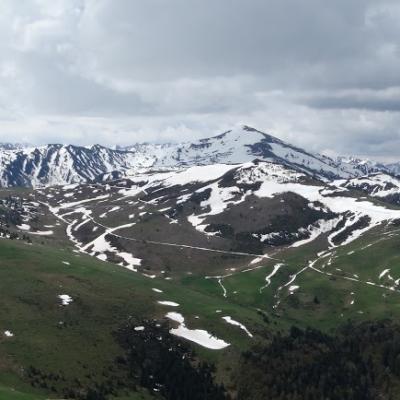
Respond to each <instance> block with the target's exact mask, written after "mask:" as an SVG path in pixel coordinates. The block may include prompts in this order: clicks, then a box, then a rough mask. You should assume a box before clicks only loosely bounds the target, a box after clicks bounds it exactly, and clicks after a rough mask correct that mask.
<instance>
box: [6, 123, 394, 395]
mask: <svg viewBox="0 0 400 400" xmlns="http://www.w3.org/2000/svg"><path fill="white" fill-rule="evenodd" d="M152 146H153V145H143V146H139V145H137V146H135V147H132V148H129V149H124V150H118V151H119V152H122V153H118V154H119V156H120V157H122V156H124V157H125V156H126V157H128V156H127V154H128V155H129V157H130V158H132V157H134V161H130V163H133V164H134V165H135V167H134V168H133V164H129V165H128V164H126V168H120V166H118V165H116V164H115V163H114V164H113V162H111V159H108V164H107V168H106V169H103V166H104V165H103V166H102V167H101V168H100V169H96V170H95V169H91V170H90V171H92V172H90V174H89V173H88V171H89V170H87V169H85V168H86V167H82V168H83V169H82V170H83V171H86V172H87V174H86V175H84V174H82V173H78V172H76V171H77V170H76V169H75V173H74V174H72V173H70V172H68V173H66V174H64V173H62V174H61V173H60V171H66V169H65V165H69V166H71V165H77V164H71V163H70V162H69V161H68V162H67V164H65V165H62V163H61V164H60V163H58V164H57V166H56V167H52V166H49V164H46V166H44V164H43V161H40V162H39V163H38V164H37V165H35V167H34V168H33V167H32V166H31V167H30V168H31V169H30V173H27V170H24V169H22V170H20V172H18V173H15V174H14V175H13V176H14V178H15V177H16V176H17V175H18V176H19V177H20V178H18V179H22V181H23V182H24V183H25V185H23V186H24V187H15V185H14V181H4V180H3V181H2V184H3V188H2V189H1V190H0V236H1V237H0V254H1V257H0V293H1V304H2V306H1V307H0V355H1V357H0V360H1V363H0V399H3V398H4V399H8V398H10V399H12V398H15V399H19V398H21V399H25V398H26V399H28V400H30V399H44V398H49V396H50V398H53V399H57V398H64V397H69V398H73V397H72V396H75V398H82V399H91V398H107V399H121V400H122V399H151V398H155V399H158V398H159V399H162V398H168V397H167V396H172V394H171V393H174V392H173V390H175V389H174V385H173V384H172V380H171V379H172V378H171V377H170V376H169V375H168V374H167V372H168V367H165V368H156V365H157V364H159V363H160V359H161V360H165V359H168V360H169V362H170V363H171V364H170V367H171V365H173V366H175V367H176V368H177V371H179V372H177V376H178V377H179V379H182V380H184V381H185V380H186V379H189V378H188V377H191V378H190V379H192V380H191V382H193V385H192V389H191V390H192V391H193V393H195V392H198V390H196V388H198V387H202V388H207V389H204V390H209V391H210V393H213V394H212V395H211V394H210V398H213V399H214V398H215V399H219V398H221V399H223V398H238V399H241V398H243V399H244V398H245V397H240V392H241V389H240V388H238V387H237V386H236V382H237V379H236V378H235V374H237V372H238V370H236V369H235V368H234V367H233V366H234V365H237V366H238V367H239V364H240V365H241V362H242V361H241V362H239V360H242V357H243V354H247V353H246V352H251V351H254V348H257V346H266V345H267V344H268V343H270V342H271V341H272V342H273V340H274V338H275V335H286V334H289V332H291V329H292V327H293V326H295V327H296V328H298V329H308V328H311V329H318V330H320V331H321V332H323V333H324V334H327V335H328V334H329V335H334V334H336V333H337V331H338V329H339V328H341V327H342V326H343V325H345V324H348V323H352V324H355V325H357V324H363V323H367V322H371V321H382V320H386V319H391V320H392V321H394V322H398V321H399V320H400V308H399V304H400V303H399V299H400V253H399V251H398V246H399V240H400V236H399V235H400V204H399V201H398V199H399V196H400V179H399V178H398V177H396V175H395V173H393V172H391V171H390V170H389V167H383V166H379V167H378V166H376V168H375V169H373V168H372V167H371V171H369V173H368V174H365V173H364V171H363V170H362V168H361V167H358V166H357V165H355V164H354V163H344V162H341V163H338V162H337V161H335V160H332V159H329V158H327V157H325V156H320V155H316V154H312V153H309V152H307V151H305V150H302V149H298V148H296V147H293V146H290V145H288V144H286V143H284V142H282V141H280V140H279V139H276V138H273V137H272V136H270V135H266V134H263V133H261V132H259V131H257V130H255V129H252V128H249V127H243V128H242V129H240V130H234V131H231V132H227V133H225V134H222V135H219V136H217V137H215V138H210V139H204V140H202V141H201V143H197V144H192V145H189V144H184V145H179V146H178V145H177V146H175V145H171V146H169V145H168V146H167V145H165V146H162V145H160V146H155V147H154V146H153V147H152ZM150 148H151V150H150ZM177 148H179V149H180V150H179V151H178V150H177ZM7 151H14V150H7ZM124 152H128V153H124ZM143 152H146V154H147V155H146V157H145V156H144V155H143ZM85 154H86V155H88V154H89V153H88V152H86V153H85ZM102 154H105V153H102ZM109 154H111V153H108V156H107V157H109ZM150 154H151V156H150ZM177 154H179V157H178V156H177ZM21 157H22V158H24V157H25V158H26V157H28V158H29V156H28V155H27V152H26V151H25V150H22V151H21V152H20V153H19V155H18V157H17V158H16V159H18V158H21ZM57 157H58V156H57ZM57 157H56V156H54V159H53V161H54V160H56V159H57V160H58V162H59V161H60V159H59V158H57ZM137 160H142V162H140V163H139V162H138V161H137ZM143 160H145V161H143ZM78 161H79V162H80V163H81V162H82V158H78V159H77V160H75V162H76V163H77V162H78ZM32 162H34V161H32ZM96 162H97V161H93V160H92V161H88V163H89V164H90V165H97V164H96ZM124 162H127V161H126V159H125V161H124ZM28 164H29V163H28V162H27V164H25V165H28ZM4 165H5V164H3V168H4ZM82 165H83V164H82ZM93 168H94V167H93ZM115 168H117V169H115ZM47 169H48V173H46V174H44V173H43V171H45V170H47ZM21 171H23V172H21ZM34 171H36V172H34ZM38 171H42V172H38ZM2 174H3V175H2V176H3V177H4V176H11V175H10V174H11V172H10V171H8V170H7V168H5V169H3V170H2ZM21 174H22V175H23V178H21V176H22V175H21ZM55 177H57V179H56V180H54V179H55ZM14 178H13V179H14ZM15 179H16V178H15ZM22 181H19V182H22ZM133 349H134V350H133ZM168 349H172V350H168ZM132 352H133V353H134V354H136V356H137V359H142V358H141V357H143V363H144V361H145V360H147V361H146V362H148V364H147V366H148V367H147V368H148V369H143V370H142V369H141V368H142V367H140V368H139V367H138V365H136V364H135V362H134V359H132V358H131V357H130V356H129V355H130V354H132ZM135 352H136V353H135ZM146 352H148V354H149V355H148V357H147V356H146ZM169 353H171V354H170V356H171V358H169V356H168V357H167V356H166V354H169ZM161 355H163V356H161ZM182 357H183V358H182ZM178 359H179V360H181V359H188V360H189V361H188V363H187V364H185V365H184V367H183V366H182V365H183V364H182V363H180V362H178V361H177V360H178ZM201 363H206V365H204V366H201V367H200V364H201ZM132 364H133V365H134V366H135V368H136V369H135V373H134V374H132V372H131V371H130V372H129V373H128V370H129V368H132ZM209 368H210V369H209ZM149 371H151V372H149ZM210 371H212V372H210ZM149 376H152V378H151V379H150V378H149ZM210 376H211V377H212V378H210ZM188 381H189V380H188ZM219 385H222V386H221V387H220V386H219ZM3 388H4V389H3ZM71 388H74V390H73V391H69V390H70V389H71ZM188 390H189V392H188V393H192V392H190V389H188ZM3 393H5V394H4V395H3ZM10 393H11V394H10ZM19 393H21V395H20V394H19ZM24 393H32V394H26V395H25V394H24ZM193 393H192V396H194V394H193ZM175 395H176V396H177V394H175ZM2 396H3V397H2ZM11 396H14V397H11ZM89 396H99V397H89ZM100 396H103V397H100ZM221 396H222V397H221ZM228 396H230V397H228ZM237 396H239V397H237Z"/></svg>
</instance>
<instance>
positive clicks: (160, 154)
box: [0, 126, 389, 187]
mask: <svg viewBox="0 0 400 400" xmlns="http://www.w3.org/2000/svg"><path fill="white" fill-rule="evenodd" d="M255 159H260V160H266V161H271V162H274V163H277V164H280V165H285V166H289V167H291V168H294V169H296V170H298V171H301V172H306V173H307V174H309V175H314V176H316V177H318V178H324V179H335V178H346V179H348V178H352V177H356V176H360V175H363V174H365V164H363V163H361V162H357V163H355V162H348V161H346V160H345V159H340V158H339V159H337V160H333V159H331V158H329V157H326V156H323V155H320V154H316V153H312V152H308V151H306V150H304V149H301V148H298V147H295V146H293V145H291V144H288V143H286V142H284V141H282V140H280V139H278V138H276V137H274V136H271V135H269V134H266V133H263V132H261V131H259V130H257V129H254V128H251V127H249V126H242V127H240V128H235V129H232V130H229V131H226V132H224V133H222V134H219V135H217V136H214V137H210V138H205V139H200V140H197V141H194V142H186V143H181V144H135V145H132V146H129V147H126V148H123V149H111V148H107V147H104V146H100V145H94V146H91V147H82V146H74V145H61V144H49V145H45V146H40V147H26V148H24V147H20V146H15V147H13V146H10V145H7V146H3V147H0V185H1V186H2V187H11V186H25V187H38V186H51V185H62V184H68V183H84V182H88V181H93V180H97V179H107V178H110V177H122V176H124V175H125V174H129V175H132V174H134V173H135V172H137V171H143V170H150V169H176V168H185V167H188V166H194V165H210V164H240V163H245V162H249V161H253V160H255ZM375 167H376V168H375V169H377V170H384V171H385V172H388V171H389V170H388V168H386V167H385V166H384V165H381V167H380V168H378V166H377V165H375Z"/></svg>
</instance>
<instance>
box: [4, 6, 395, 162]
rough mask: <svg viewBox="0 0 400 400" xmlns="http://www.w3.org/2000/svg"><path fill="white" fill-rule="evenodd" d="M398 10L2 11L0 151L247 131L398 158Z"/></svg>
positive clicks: (114, 8)
mask: <svg viewBox="0 0 400 400" xmlns="http://www.w3.org/2000/svg"><path fill="white" fill-rule="evenodd" d="M399 20H400V3H399V2H398V1H386V0H379V1H369V0H351V1H349V0H335V1H326V0H245V1H244V0H18V1H16V0H0V52H1V57H0V141H8V142H29V143H34V144H41V143H46V142H51V143H54V142H62V143H75V144H89V143H94V142H98V143H102V144H106V145H113V144H129V143H133V142H136V141H150V142H154V141H181V140H192V139H194V138H200V137H206V136H211V135H214V134H217V133H219V132H221V131H224V130H226V129H229V128H231V127H232V126H235V125H237V124H248V125H251V126H254V127H256V128H258V129H260V130H263V131H266V132H269V133H271V134H274V135H276V136H278V137H280V138H282V139H285V140H289V141H290V142H292V143H294V144H297V145H300V146H303V147H307V148H309V149H312V150H318V151H323V152H325V153H327V154H338V153H342V154H350V153H353V154H357V155H363V156H368V157H375V158H381V159H393V158H400V151H399V149H400V49H399V43H400V24H399Z"/></svg>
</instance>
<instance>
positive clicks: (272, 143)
mask: <svg viewBox="0 0 400 400" xmlns="http://www.w3.org/2000/svg"><path fill="white" fill-rule="evenodd" d="M130 149H131V150H135V151H136V152H137V153H142V154H143V155H144V154H147V155H149V154H150V155H152V156H153V160H154V163H153V167H176V166H189V165H206V164H216V163H224V164H239V163H244V162H248V161H253V160H255V159H262V160H268V161H273V162H276V163H279V164H284V165H287V166H290V167H294V168H296V169H300V170H302V171H305V172H307V173H309V174H312V175H317V176H319V177H325V178H334V177H342V178H349V177H352V176H358V175H359V174H360V172H359V170H358V169H357V168H355V167H354V166H352V165H350V164H347V163H341V162H336V161H334V160H332V159H331V158H329V157H325V156H322V155H319V154H313V153H310V152H307V151H305V150H303V149H300V148H298V147H294V146H292V145H290V144H288V143H285V142H283V141H282V140H279V139H277V138H275V137H273V136H271V135H268V134H266V133H263V132H260V131H258V130H256V129H254V128H250V127H248V126H243V127H241V128H236V129H233V130H230V131H227V132H225V133H222V134H221V135H218V136H215V137H212V138H207V139H201V140H199V141H197V142H193V143H183V144H179V145H165V146H159V145H156V146H152V145H147V146H142V147H138V146H135V147H131V148H130ZM150 157H151V156H150Z"/></svg>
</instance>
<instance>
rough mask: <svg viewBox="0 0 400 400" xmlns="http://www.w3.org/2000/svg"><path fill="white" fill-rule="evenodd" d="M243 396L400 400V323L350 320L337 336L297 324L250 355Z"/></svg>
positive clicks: (241, 399) (255, 399) (242, 374)
mask: <svg viewBox="0 0 400 400" xmlns="http://www.w3.org/2000/svg"><path fill="white" fill-rule="evenodd" d="M237 379H238V397H237V398H238V400H247V399H252V400H263V399H269V400H297V399H299V400H300V399H301V400H319V399H330V400H347V399H349V400H373V399H393V400H394V399H399V398H400V326H399V325H395V324H392V323H390V322H388V321H383V322H375V323H362V324H360V325H358V326H354V325H352V324H348V325H346V326H345V327H343V328H342V329H341V330H340V331H339V332H337V334H336V335H334V336H331V335H327V334H324V333H322V332H321V331H319V330H315V329H307V330H305V331H303V330H300V329H298V328H292V329H291V330H290V333H289V334H288V335H285V336H281V335H277V336H274V337H273V339H272V341H271V343H270V344H268V345H267V346H257V347H255V348H253V349H252V350H251V351H247V352H245V353H244V355H243V357H242V360H241V365H240V368H239V371H238V374H237Z"/></svg>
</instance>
